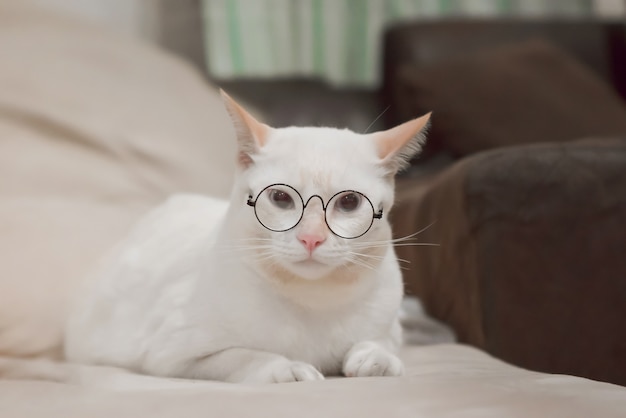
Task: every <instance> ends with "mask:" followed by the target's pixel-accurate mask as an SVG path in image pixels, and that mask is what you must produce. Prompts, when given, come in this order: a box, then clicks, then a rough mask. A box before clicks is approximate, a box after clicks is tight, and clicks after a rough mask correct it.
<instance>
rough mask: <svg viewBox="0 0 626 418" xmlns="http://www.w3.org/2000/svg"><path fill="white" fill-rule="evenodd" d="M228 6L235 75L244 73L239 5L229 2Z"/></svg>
mask: <svg viewBox="0 0 626 418" xmlns="http://www.w3.org/2000/svg"><path fill="white" fill-rule="evenodd" d="M226 5H227V7H228V9H227V14H228V38H229V39H230V53H231V59H232V63H233V73H234V74H241V73H243V69H244V63H243V47H242V43H241V31H240V29H239V19H238V16H237V15H238V10H237V6H238V3H237V1H235V0H227V1H226Z"/></svg>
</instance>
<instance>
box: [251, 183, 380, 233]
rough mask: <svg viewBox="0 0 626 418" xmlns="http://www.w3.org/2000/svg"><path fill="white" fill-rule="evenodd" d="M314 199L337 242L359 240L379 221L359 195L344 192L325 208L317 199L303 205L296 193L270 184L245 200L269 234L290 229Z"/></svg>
mask: <svg viewBox="0 0 626 418" xmlns="http://www.w3.org/2000/svg"><path fill="white" fill-rule="evenodd" d="M314 197H317V198H319V200H320V201H321V203H322V210H323V211H324V220H325V222H326V225H327V226H328V229H330V231H331V232H332V233H333V234H335V235H337V236H338V237H340V238H345V239H354V238H359V237H361V236H363V235H365V233H366V232H367V231H369V230H370V228H371V227H372V224H373V223H374V219H381V218H382V217H383V210H382V209H379V210H378V212H376V211H375V210H374V205H372V202H371V201H370V200H369V199H368V198H367V196H365V195H364V194H363V193H360V192H357V191H355V190H344V191H342V192H339V193H336V194H335V195H333V196H332V197H331V198H330V200H328V203H327V204H324V199H322V197H321V196H319V195H313V196H311V197H309V199H308V200H307V201H306V202H305V201H304V199H302V196H301V195H300V193H298V191H297V190H296V189H294V188H293V187H291V186H289V185H288V184H283V183H276V184H271V185H269V186H267V187H266V188H264V189H263V190H261V191H260V192H259V194H257V196H256V198H255V199H254V200H252V196H249V197H248V202H247V204H248V206H252V207H254V214H255V216H256V218H257V220H258V221H259V223H260V224H261V225H263V226H264V227H265V228H266V229H269V230H270V231H273V232H285V231H289V230H290V229H293V228H295V227H296V225H298V223H300V221H301V220H302V217H303V216H304V209H305V208H306V206H307V205H308V204H309V202H310V201H311V199H313V198H314Z"/></svg>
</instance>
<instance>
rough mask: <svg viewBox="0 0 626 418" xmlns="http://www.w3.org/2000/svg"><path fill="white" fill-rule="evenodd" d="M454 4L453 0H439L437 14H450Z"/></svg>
mask: <svg viewBox="0 0 626 418" xmlns="http://www.w3.org/2000/svg"><path fill="white" fill-rule="evenodd" d="M454 3H455V2H454V1H453V0H439V12H440V13H441V14H444V13H450V12H452V10H453V9H454Z"/></svg>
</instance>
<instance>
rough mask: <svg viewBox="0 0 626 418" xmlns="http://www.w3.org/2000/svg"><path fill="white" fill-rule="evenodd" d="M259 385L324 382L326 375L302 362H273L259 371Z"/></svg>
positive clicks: (256, 379)
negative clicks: (311, 381)
mask: <svg viewBox="0 0 626 418" xmlns="http://www.w3.org/2000/svg"><path fill="white" fill-rule="evenodd" d="M254 380H255V381H256V382H257V383H287V382H304V381H307V380H324V375H323V374H322V373H320V372H319V371H318V370H317V369H316V368H315V367H313V366H312V365H310V364H308V363H304V362H301V361H289V360H285V361H277V362H272V363H270V364H268V365H266V366H265V367H263V368H262V369H261V370H259V371H258V373H257V376H256V378H255V379H254Z"/></svg>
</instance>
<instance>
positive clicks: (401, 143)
mask: <svg viewBox="0 0 626 418" xmlns="http://www.w3.org/2000/svg"><path fill="white" fill-rule="evenodd" d="M430 115H431V113H427V114H426V115H424V116H422V117H419V118H417V119H413V120H410V121H408V122H405V123H403V124H402V125H398V126H396V127H395V128H391V129H388V130H386V131H380V132H375V133H373V134H370V135H371V137H372V139H373V140H374V142H375V143H376V147H377V149H378V156H379V157H380V159H381V160H382V162H383V164H384V165H385V167H387V168H388V169H389V171H390V173H391V174H395V173H397V172H398V171H400V170H402V169H403V168H406V167H407V166H408V165H409V161H410V160H411V158H413V157H414V156H415V155H417V154H418V153H419V152H420V151H421V149H422V145H424V142H425V141H426V131H427V130H428V126H429V121H430Z"/></svg>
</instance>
